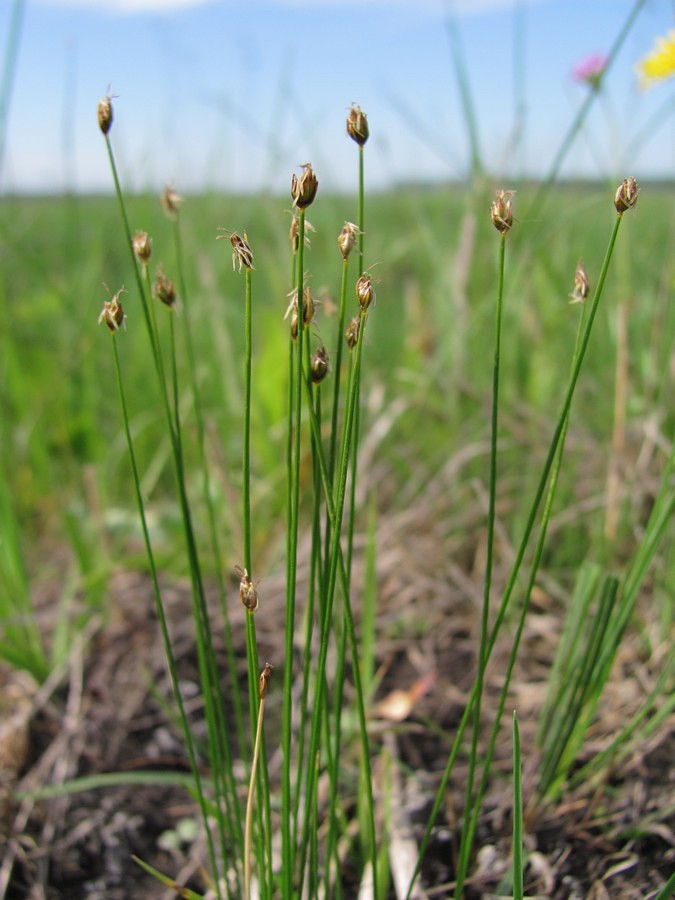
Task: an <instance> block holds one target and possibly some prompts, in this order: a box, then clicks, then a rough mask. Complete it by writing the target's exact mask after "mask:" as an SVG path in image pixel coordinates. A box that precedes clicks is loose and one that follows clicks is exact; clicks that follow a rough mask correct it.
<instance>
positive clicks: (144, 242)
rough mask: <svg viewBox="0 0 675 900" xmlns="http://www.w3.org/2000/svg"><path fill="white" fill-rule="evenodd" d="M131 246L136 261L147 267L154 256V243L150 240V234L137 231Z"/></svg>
mask: <svg viewBox="0 0 675 900" xmlns="http://www.w3.org/2000/svg"><path fill="white" fill-rule="evenodd" d="M131 245H132V247H133V248H134V256H135V257H136V259H137V260H138V261H139V262H140V263H143V265H147V263H148V262H150V257H151V256H152V241H151V240H150V237H149V235H148V232H147V231H137V232H136V234H135V235H134V237H133V240H132V242H131Z"/></svg>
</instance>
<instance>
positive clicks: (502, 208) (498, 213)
mask: <svg viewBox="0 0 675 900" xmlns="http://www.w3.org/2000/svg"><path fill="white" fill-rule="evenodd" d="M514 194H515V191H501V190H500V191H497V194H496V197H495V199H494V200H493V201H492V206H491V207H490V215H491V216H492V224H493V225H494V226H495V228H496V229H497V231H498V232H499V233H500V234H501V235H505V234H506V233H507V232H508V231H509V229H510V228H511V226H512V225H513V210H512V208H511V200H512V199H513V195H514Z"/></svg>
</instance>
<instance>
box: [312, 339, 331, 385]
mask: <svg viewBox="0 0 675 900" xmlns="http://www.w3.org/2000/svg"><path fill="white" fill-rule="evenodd" d="M309 366H310V375H311V378H312V384H321V382H322V381H323V380H324V378H325V377H326V375H327V374H328V351H327V350H326V348H325V347H324V346H323V344H320V345H319V346H318V347H317V348H316V350H315V351H314V353H313V354H312V358H311V360H310V364H309Z"/></svg>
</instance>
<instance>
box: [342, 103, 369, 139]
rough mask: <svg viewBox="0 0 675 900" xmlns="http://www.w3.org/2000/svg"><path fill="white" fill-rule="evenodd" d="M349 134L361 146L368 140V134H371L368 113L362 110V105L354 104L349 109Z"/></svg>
mask: <svg viewBox="0 0 675 900" xmlns="http://www.w3.org/2000/svg"><path fill="white" fill-rule="evenodd" d="M347 134H348V135H349V137H350V138H351V139H352V140H353V141H356V143H357V144H358V145H359V147H363V145H364V144H365V143H366V141H367V140H368V135H369V134H370V132H369V131H368V119H367V118H366V114H365V113H364V112H362V111H361V107H360V106H354V105H352V107H351V109H350V110H349V115H348V116H347Z"/></svg>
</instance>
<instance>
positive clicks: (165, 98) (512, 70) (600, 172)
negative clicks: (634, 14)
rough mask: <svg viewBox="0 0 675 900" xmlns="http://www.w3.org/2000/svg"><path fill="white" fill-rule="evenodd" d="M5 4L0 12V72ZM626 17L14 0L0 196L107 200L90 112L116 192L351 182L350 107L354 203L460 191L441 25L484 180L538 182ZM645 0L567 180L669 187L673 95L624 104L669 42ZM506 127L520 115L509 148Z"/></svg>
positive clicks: (295, 0) (396, 2)
mask: <svg viewBox="0 0 675 900" xmlns="http://www.w3.org/2000/svg"><path fill="white" fill-rule="evenodd" d="M14 3H15V0H0V46H2V53H3V58H4V57H5V55H6V54H5V47H6V42H7V34H8V31H9V22H10V17H11V11H12V9H13V7H14ZM633 5H634V0H532V2H527V3H521V4H517V3H515V2H514V0H339V2H337V0H265V2H263V0H210V2H209V0H202V2H199V0H26V3H25V7H24V13H23V18H22V28H21V34H20V43H19V47H18V60H17V67H16V71H15V75H14V82H13V91H12V94H11V102H10V107H9V113H8V118H7V132H6V147H5V158H4V163H3V170H2V173H1V178H2V184H1V187H2V189H3V190H26V191H41V190H50V191H59V190H62V189H64V188H70V189H75V190H82V191H87V190H109V189H110V174H109V169H108V163H107V157H106V153H105V146H104V142H103V139H102V137H101V135H100V133H99V131H98V128H97V125H96V107H97V103H98V100H99V99H100V98H101V97H102V96H103V95H104V94H105V93H106V91H107V90H108V86H110V89H111V92H112V93H113V94H116V95H117V98H116V99H115V100H114V109H115V123H114V125H113V129H112V131H111V139H112V141H113V145H114V148H115V153H116V157H117V160H118V163H119V165H120V169H121V171H122V177H123V179H124V183H125V185H126V186H127V187H128V188H152V189H155V188H161V187H162V186H163V185H164V184H165V183H167V182H171V183H172V184H173V185H174V187H175V188H176V189H177V190H178V191H179V192H181V191H188V190H193V189H199V188H201V187H204V186H209V187H219V188H226V189H230V190H245V189H247V188H248V189H254V190H258V189H260V188H268V189H273V190H274V189H286V188H287V186H288V184H289V183H290V177H291V173H292V171H293V170H294V168H295V167H297V166H298V165H299V164H300V163H304V162H307V161H310V162H312V163H313V165H314V167H315V170H316V172H317V174H318V176H319V180H320V181H321V183H322V186H323V187H333V188H336V189H343V188H350V187H352V186H353V184H354V175H355V158H356V157H355V145H353V143H352V142H351V141H349V139H348V138H346V137H345V118H346V114H347V111H348V108H349V105H350V104H351V103H358V104H360V106H361V107H362V108H363V110H364V111H365V112H366V113H367V114H368V119H369V123H370V130H371V139H370V141H369V144H368V155H367V177H368V182H369V186H370V187H371V188H375V187H384V186H388V185H391V184H396V183H400V182H402V181H410V180H433V179H450V178H462V177H463V176H464V175H465V174H466V173H467V171H468V166H469V149H468V140H467V129H466V125H465V118H464V115H463V113H462V106H461V102H460V97H459V92H458V86H457V78H456V74H455V69H454V66H453V56H452V51H451V39H450V30H449V28H448V18H449V15H450V14H452V16H453V22H454V27H455V32H454V33H455V35H456V36H457V38H458V41H459V46H460V47H461V53H462V56H463V58H464V60H465V63H466V71H467V75H468V83H469V89H470V93H471V98H472V107H473V110H474V113H475V117H476V120H477V123H478V131H479V136H480V149H481V154H482V156H483V159H484V162H485V164H486V166H487V167H488V169H489V170H490V171H491V172H493V173H494V174H495V175H496V176H511V177H515V176H516V175H518V174H522V173H527V174H533V175H541V174H545V173H546V171H547V167H548V165H550V162H551V160H552V159H553V156H554V154H555V152H556V150H557V148H558V146H559V144H560V142H561V141H562V139H563V137H564V134H565V132H566V129H567V128H568V126H569V124H570V122H571V121H572V119H573V117H574V115H575V113H576V111H577V109H578V108H579V106H580V104H581V103H582V102H583V100H584V97H585V94H586V91H587V88H586V86H584V85H581V84H578V83H576V82H575V81H574V80H573V78H572V77H571V70H572V68H573V66H574V64H575V63H576V62H578V61H579V60H580V59H582V58H584V57H585V56H588V55H589V54H592V53H599V52H605V51H607V50H609V48H610V46H611V44H612V42H613V41H614V39H615V37H616V36H617V34H618V33H619V30H620V29H621V27H622V25H623V23H624V22H625V20H626V18H627V16H628V14H629V12H630V10H631V9H632V7H633ZM674 15H675V9H674V6H673V2H672V0H646V2H645V4H644V6H643V8H642V10H641V12H640V14H639V17H638V19H637V21H636V23H635V25H634V27H633V29H632V30H631V32H630V34H629V36H628V38H627V40H626V42H625V44H624V46H623V49H622V50H621V52H620V54H619V56H618V57H617V59H616V60H615V63H614V66H613V69H612V70H611V72H610V75H609V77H608V79H607V82H606V86H605V90H604V92H603V94H602V95H601V96H600V97H599V98H598V101H597V102H596V104H595V106H594V108H593V110H592V112H591V115H590V118H589V120H588V123H587V126H586V128H585V129H584V132H583V133H582V134H581V135H580V136H579V137H578V139H577V141H576V143H575V145H574V148H573V150H572V152H571V153H570V155H569V157H568V161H567V164H566V166H565V169H564V172H565V173H566V174H577V175H585V176H592V177H595V176H609V177H620V178H622V177H624V176H625V175H627V174H634V175H635V176H636V177H638V179H639V178H640V177H643V178H644V177H648V176H655V175H659V176H672V175H673V173H674V172H675V125H674V121H673V120H674V119H675V116H674V115H673V112H674V109H675V80H670V81H666V82H663V83H661V84H658V85H656V86H654V87H653V88H652V89H650V90H649V91H646V92H645V91H640V90H638V87H637V84H636V77H635V72H634V64H635V62H636V60H638V59H639V58H640V57H642V56H643V55H644V54H645V53H647V52H648V51H649V50H650V49H651V48H652V46H653V43H654V38H655V37H656V36H657V35H659V34H665V33H666V32H667V31H668V29H671V28H673V27H674ZM518 110H521V112H522V113H523V116H522V123H523V129H522V133H521V138H520V140H519V141H518V140H515V131H514V128H515V123H516V121H517V118H518V115H517V113H518Z"/></svg>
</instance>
